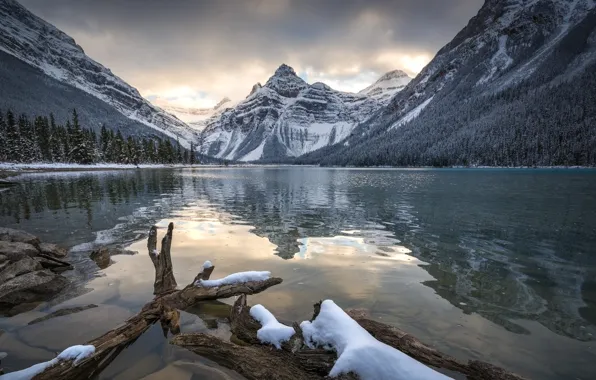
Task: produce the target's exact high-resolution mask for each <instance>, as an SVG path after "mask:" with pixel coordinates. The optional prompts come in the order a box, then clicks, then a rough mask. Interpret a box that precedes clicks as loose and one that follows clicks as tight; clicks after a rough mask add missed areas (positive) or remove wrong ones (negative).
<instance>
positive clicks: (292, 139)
mask: <svg viewBox="0 0 596 380" xmlns="http://www.w3.org/2000/svg"><path fill="white" fill-rule="evenodd" d="M380 105H381V103H380V102H379V101H378V100H377V99H375V97H371V96H369V95H366V94H352V93H344V92H340V91H335V90H333V89H332V88H330V87H329V86H327V85H325V84H323V83H314V84H312V85H310V84H308V83H306V82H305V81H304V80H302V79H301V78H300V77H298V76H297V75H296V73H295V72H294V69H292V68H291V67H289V66H287V65H285V64H284V65H281V66H280V67H279V68H278V69H277V70H276V72H275V74H274V75H273V76H272V77H271V78H269V80H268V81H267V83H265V85H264V86H261V85H260V84H257V85H255V86H253V88H252V90H251V92H250V94H249V96H248V97H247V98H246V99H245V100H243V101H241V102H240V103H238V104H237V105H236V106H235V107H233V108H231V109H228V110H226V111H224V112H222V113H221V114H219V115H216V117H213V118H211V119H210V120H209V121H208V122H207V126H206V128H205V129H204V131H203V133H202V135H201V142H200V144H199V146H200V148H201V151H202V153H204V154H208V155H211V156H216V157H219V158H226V159H235V160H242V161H252V160H258V159H261V158H262V159H275V158H283V157H296V156H300V155H302V154H304V153H307V152H311V151H314V150H316V149H319V148H321V147H324V146H328V145H330V144H334V143H336V142H339V141H341V140H343V139H345V138H346V137H348V136H349V135H350V133H351V132H352V129H353V128H354V126H355V125H357V124H358V123H360V122H362V121H364V120H365V119H366V118H367V117H369V116H370V115H371V114H372V113H373V112H374V111H375V110H377V109H378V108H379V107H380Z"/></svg>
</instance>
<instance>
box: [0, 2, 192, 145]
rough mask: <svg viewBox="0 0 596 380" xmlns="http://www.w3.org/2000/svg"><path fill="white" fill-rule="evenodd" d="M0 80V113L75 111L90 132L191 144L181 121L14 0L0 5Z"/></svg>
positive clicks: (189, 133) (187, 132) (190, 139)
mask: <svg viewBox="0 0 596 380" xmlns="http://www.w3.org/2000/svg"><path fill="white" fill-rule="evenodd" d="M12 57H14V58H17V59H16V60H15V59H13V58H12ZM27 66H30V67H33V68H35V69H37V70H32V69H31V68H30V67H27ZM40 71H41V72H40ZM42 74H45V76H47V77H49V78H51V79H48V78H46V77H45V76H44V75H42ZM0 78H3V79H4V80H5V82H3V86H2V87H3V89H2V90H0V107H11V108H14V109H15V111H16V112H24V111H27V112H31V113H33V114H47V113H49V112H54V113H56V114H57V116H60V113H61V112H62V111H61V110H60V109H61V108H64V111H66V112H71V111H72V108H75V107H76V108H77V109H78V111H79V114H80V116H81V118H82V120H83V121H86V122H88V123H89V124H90V125H89V126H90V127H93V128H98V127H99V126H100V125H101V124H102V123H106V124H107V125H108V126H109V127H112V128H116V127H118V128H122V129H134V131H133V130H131V131H128V132H129V133H128V134H130V133H133V132H134V133H137V132H143V133H145V134H151V133H153V134H155V133H157V134H159V135H166V136H169V137H171V138H180V142H181V143H182V144H183V145H186V146H188V145H189V143H190V141H193V140H196V132H195V131H194V130H193V129H192V128H190V127H189V126H187V125H186V124H185V123H184V122H183V121H181V120H179V119H178V118H176V117H175V116H173V115H171V114H169V113H167V112H165V111H163V110H162V109H160V108H159V107H156V106H154V105H152V104H151V103H149V101H147V100H145V99H144V98H143V97H142V96H141V95H140V94H139V92H138V91H137V90H136V89H135V88H134V87H132V86H130V85H128V84H127V83H126V82H124V81H123V80H122V79H120V78H119V77H117V76H116V75H114V74H113V73H112V72H111V71H110V70H109V69H108V68H106V67H104V66H102V65H101V64H99V63H97V62H95V61H94V60H93V59H91V58H89V57H88V56H87V55H86V54H85V52H84V51H83V49H82V48H81V47H80V46H79V45H77V44H76V42H75V41H74V39H73V38H71V37H70V36H68V35H67V34H65V33H64V32H62V31H60V30H59V29H57V28H56V27H54V26H53V25H51V24H50V23H48V22H46V21H44V20H42V19H41V18H39V17H37V16H35V15H34V14H33V13H31V12H29V11H28V10H27V9H25V8H24V7H23V6H22V5H20V4H19V3H18V2H16V1H15V0H0ZM64 85H66V86H64ZM75 89H76V90H75ZM77 90H78V91H77ZM17 92H18V93H17ZM81 92H83V93H84V94H83V93H81ZM97 100H100V102H97ZM102 103H103V104H102ZM143 129H145V131H143ZM148 129H150V130H148ZM123 132H125V133H127V131H126V130H125V131H123Z"/></svg>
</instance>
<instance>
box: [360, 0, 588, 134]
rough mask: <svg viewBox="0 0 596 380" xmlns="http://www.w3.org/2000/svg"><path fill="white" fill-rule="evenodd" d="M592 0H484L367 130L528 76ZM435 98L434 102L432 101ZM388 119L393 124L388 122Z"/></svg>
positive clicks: (398, 122)
mask: <svg viewBox="0 0 596 380" xmlns="http://www.w3.org/2000/svg"><path fill="white" fill-rule="evenodd" d="M594 6H595V1H594V0H486V1H485V3H484V5H483V6H482V8H481V9H480V11H479V12H478V14H477V15H476V16H475V17H473V18H472V19H471V20H470V22H469V23H468V25H467V26H466V27H465V28H464V29H463V30H462V31H460V32H459V33H458V34H457V35H456V36H455V38H454V39H453V40H452V41H451V42H450V43H449V44H447V45H446V46H444V47H443V48H442V49H441V50H440V51H439V52H438V53H437V55H436V56H435V58H434V59H433V60H432V61H431V62H430V63H429V64H428V65H427V66H426V67H425V68H424V69H423V70H422V72H420V74H419V75H418V76H416V78H414V79H413V80H412V81H411V82H410V83H409V84H408V85H407V86H406V87H405V88H404V89H403V90H402V91H401V92H400V93H399V94H397V95H396V96H395V97H394V98H393V99H392V100H391V101H390V102H389V104H388V107H387V108H386V109H385V110H384V112H383V114H382V115H379V117H377V122H376V123H370V124H369V125H367V126H366V127H365V128H363V130H364V131H366V130H370V129H374V128H375V127H380V128H384V129H391V128H392V127H395V126H400V125H403V124H405V122H406V121H411V120H413V118H411V113H410V112H412V111H414V110H416V115H420V114H421V113H422V112H423V110H424V109H425V108H426V107H432V105H433V103H436V102H439V101H440V100H441V99H442V98H443V96H437V94H446V93H450V92H452V91H457V92H461V97H462V99H463V98H467V97H469V96H470V94H471V93H473V92H475V93H476V94H481V93H486V92H495V91H500V90H503V89H505V88H508V87H510V86H514V85H516V84H517V83H520V82H521V81H523V80H524V79H526V78H528V77H530V76H531V75H532V74H533V73H534V72H535V70H536V69H537V68H539V67H540V65H541V63H542V62H543V61H544V60H545V59H546V58H547V57H548V56H549V53H550V52H552V50H553V48H554V47H555V46H556V45H557V44H558V43H560V42H561V40H562V38H564V37H565V36H566V35H567V33H568V32H569V30H570V29H571V28H572V27H573V26H574V25H576V24H578V23H579V22H580V21H582V20H583V19H584V18H585V17H586V15H587V14H588V12H589V11H590V10H591V9H593V8H594ZM431 99H432V100H431ZM388 120H389V123H388Z"/></svg>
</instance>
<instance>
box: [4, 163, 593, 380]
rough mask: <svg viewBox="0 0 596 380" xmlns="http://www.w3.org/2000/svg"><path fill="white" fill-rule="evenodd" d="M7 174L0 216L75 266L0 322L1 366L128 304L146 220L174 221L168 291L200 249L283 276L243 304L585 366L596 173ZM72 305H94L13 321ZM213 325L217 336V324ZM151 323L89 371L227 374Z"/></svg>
mask: <svg viewBox="0 0 596 380" xmlns="http://www.w3.org/2000/svg"><path fill="white" fill-rule="evenodd" d="M16 180H17V181H18V182H19V185H18V186H16V187H13V188H11V189H10V190H7V191H3V192H0V225H2V226H7V227H13V228H20V229H25V230H27V231H30V232H32V233H35V234H37V235H39V236H40V237H41V238H42V239H44V240H48V241H54V242H57V243H60V244H63V245H66V246H69V247H72V248H73V252H71V257H72V260H73V261H75V263H76V264H77V267H78V269H77V271H75V272H74V273H70V274H69V276H70V277H71V278H72V280H73V282H74V283H75V284H76V286H74V287H73V289H72V290H71V291H69V292H66V294H64V295H62V296H61V297H59V298H58V299H57V300H55V301H53V302H51V303H49V304H42V305H39V306H38V307H37V308H35V309H34V310H32V311H29V312H27V313H23V314H20V315H18V316H15V317H12V318H2V319H0V329H3V330H5V331H6V332H5V333H4V334H3V335H1V336H0V348H1V349H0V350H2V351H7V352H8V353H9V357H8V358H7V359H6V360H5V361H4V362H3V365H4V366H5V369H18V368H22V367H24V366H27V365H30V364H32V363H35V362H38V361H40V360H47V359H49V358H51V357H52V355H53V353H54V352H55V351H59V350H61V349H62V348H64V347H66V346H67V345H69V344H76V343H81V342H82V341H84V340H86V339H89V338H92V337H94V336H97V335H98V334H100V333H102V332H103V331H105V330H107V329H109V328H111V327H113V326H115V325H117V324H119V323H120V322H122V321H123V320H124V319H126V317H127V316H129V315H131V314H133V313H134V312H136V311H138V310H139V308H140V307H141V306H142V305H143V304H144V303H145V302H146V301H147V300H149V299H150V298H151V292H152V282H153V268H152V265H151V262H150V261H149V260H148V258H147V257H146V253H145V238H146V232H147V230H148V227H149V226H150V225H152V224H155V223H156V224H157V225H158V226H160V227H165V226H166V225H167V223H169V222H174V223H175V226H176V227H175V234H174V244H173V249H172V251H173V261H174V268H175V271H176V276H177V280H178V283H179V284H180V285H183V284H186V283H188V282H189V281H191V280H192V278H194V275H195V274H196V273H197V272H198V270H199V267H200V265H201V264H202V262H203V261H204V260H206V259H210V260H211V261H213V262H214V264H215V265H216V274H215V277H219V276H224V275H226V274H229V273H232V272H234V271H239V270H253V269H254V270H271V271H272V272H273V273H274V274H275V275H277V276H280V277H282V278H284V283H283V284H281V285H280V286H277V287H275V288H272V289H270V290H268V291H266V292H265V293H262V294H260V295H257V296H254V297H251V298H250V302H251V303H253V304H256V303H262V304H263V305H265V306H267V307H268V308H269V309H271V310H272V311H273V312H274V314H276V315H277V316H279V317H280V318H282V319H286V320H302V319H306V318H308V317H309V316H310V315H311V310H312V304H313V303H314V302H316V301H318V300H319V299H324V298H332V299H334V300H335V301H336V302H337V303H338V304H340V305H341V306H342V307H344V308H354V307H356V308H365V309H367V310H369V312H370V313H371V315H372V316H373V317H374V318H378V319H380V320H382V321H385V322H387V323H391V324H395V325H397V326H399V327H401V328H402V329H404V330H406V331H409V332H411V333H413V334H415V335H416V336H417V337H419V338H420V339H422V340H423V341H425V342H427V343H430V344H433V345H435V346H437V347H438V348H440V349H442V350H444V351H446V352H449V353H451V354H453V355H455V356H457V357H460V358H462V359H470V358H473V359H481V360H487V361H490V362H493V363H495V364H498V365H502V366H505V367H506V368H508V369H510V370H513V371H516V372H519V373H520V374H523V375H526V376H528V377H532V378H537V379H538V378H539V379H560V378H578V379H589V378H593V377H595V376H596V372H595V370H594V367H593V365H592V363H593V361H594V359H596V347H595V343H594V339H596V338H595V335H596V191H594V189H596V171H592V170H496V169H486V170H463V169H462V170H455V169H454V170H399V169H386V170H385V169H377V170H371V169H323V168H302V167H268V168H262V167H254V168H197V169H182V170H181V169H176V170H172V169H154V170H130V171H107V172H92V173H46V174H26V175H22V176H20V177H17V178H16ZM104 244H124V245H126V246H129V248H130V249H133V250H138V251H139V252H140V253H141V254H139V255H136V256H121V257H114V261H115V263H114V264H113V265H112V266H111V267H109V268H107V269H105V270H99V269H98V268H97V267H96V266H95V264H94V263H93V262H91V261H90V260H88V258H87V256H88V251H89V250H90V249H92V248H93V247H95V246H99V245H104ZM231 302H232V300H226V301H224V303H223V304H222V303H214V304H207V305H198V306H197V307H195V308H193V309H192V310H188V311H187V312H185V313H184V314H183V322H184V326H183V330H185V329H186V331H191V330H192V331H203V330H205V329H206V327H205V325H204V323H202V321H201V320H200V319H199V317H203V318H216V317H217V316H224V315H225V314H226V313H227V306H226V303H227V304H229V303H231ZM88 303H96V304H98V305H99V306H100V307H99V308H97V309H93V310H89V311H87V312H84V313H81V314H76V315H72V316H70V317H65V318H66V319H62V320H60V319H56V320H53V321H48V322H46V323H43V324H39V325H36V326H26V322H27V321H29V320H31V319H34V318H36V317H38V316H40V315H43V314H45V313H47V312H48V310H51V309H52V308H57V307H63V306H65V305H69V306H70V305H82V304H88ZM65 321H67V323H65ZM216 333H217V334H221V336H224V337H225V336H227V334H228V332H227V331H226V328H225V326H223V325H222V326H220V328H219V329H218V330H217V332H216ZM160 334H161V331H160V330H159V328H156V329H154V330H151V331H149V332H148V333H147V334H146V335H145V336H143V337H142V338H141V339H139V341H137V343H135V344H134V345H133V346H132V347H130V348H129V349H128V350H127V351H126V352H125V353H124V354H123V355H122V357H120V358H119V359H117V360H116V361H115V362H114V363H113V364H112V365H111V366H110V367H109V368H108V369H107V370H106V371H105V372H104V374H103V375H102V377H103V378H122V379H124V378H133V379H134V378H143V377H144V376H148V375H150V374H152V373H153V374H154V375H153V376H154V377H153V378H167V377H169V378H192V377H193V376H194V377H196V378H199V377H200V376H202V377H201V378H213V379H219V378H228V377H229V376H233V374H230V373H229V372H228V371H226V370H224V369H221V368H219V367H217V366H214V365H213V364H212V363H209V362H208V361H206V360H202V359H201V360H199V359H197V357H196V356H194V355H192V354H189V353H186V352H185V351H184V350H179V349H176V348H173V347H170V346H169V345H167V344H166V341H165V340H164V339H163V337H161V335H160ZM130 363H135V364H134V365H132V366H131V365H130ZM127 371H128V372H127Z"/></svg>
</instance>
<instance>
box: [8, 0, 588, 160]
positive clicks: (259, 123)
mask: <svg viewBox="0 0 596 380" xmlns="http://www.w3.org/2000/svg"><path fill="white" fill-rule="evenodd" d="M595 73H596V2H595V1H594V0H486V1H485V2H484V5H483V6H482V7H481V9H480V10H479V12H478V14H477V15H476V16H474V17H473V18H472V19H471V20H470V21H469V23H468V24H467V25H466V26H465V27H464V28H463V29H462V30H461V31H460V32H459V33H458V34H457V35H456V36H455V37H454V38H453V40H452V41H450V42H449V43H448V44H447V45H445V46H444V47H443V48H442V49H440V50H439V52H438V53H437V54H436V56H435V57H434V58H433V59H432V60H431V62H430V63H429V64H428V65H427V66H426V67H425V68H424V69H423V70H422V71H421V72H420V73H419V74H418V75H417V76H416V77H415V78H413V79H412V78H409V77H408V76H407V75H406V74H405V73H403V72H402V71H399V70H395V71H391V72H389V73H386V74H385V75H383V76H382V77H381V78H379V80H378V81H377V82H375V83H373V84H372V85H371V86H369V87H367V88H366V89H363V90H362V91H360V92H358V93H347V92H341V91H337V90H334V89H332V88H330V87H329V86H327V85H326V84H324V83H320V82H318V83H312V84H309V83H307V82H305V81H304V80H303V79H302V78H300V77H299V76H298V75H297V74H296V72H295V71H294V69H292V68H291V67H290V66H287V65H285V64H282V65H281V66H280V67H279V68H278V69H277V70H276V71H275V73H274V74H273V76H271V77H270V78H269V79H268V80H267V82H266V83H265V84H264V85H261V84H260V83H257V84H255V85H254V86H253V88H252V90H251V91H250V93H249V95H248V96H247V97H246V98H245V99H243V100H241V101H238V102H232V101H230V100H229V99H227V98H226V99H223V100H222V102H220V103H219V104H218V105H217V106H215V107H213V108H209V109H187V108H181V107H176V106H174V105H172V104H169V103H168V102H167V101H163V100H160V99H157V100H156V101H155V102H156V103H157V104H158V105H155V104H152V103H150V102H149V101H147V100H146V99H144V98H143V97H142V96H141V95H140V94H139V92H138V91H137V90H136V89H135V88H133V87H132V86H130V85H128V84H127V83H126V82H124V81H123V80H122V79H120V78H119V77H117V76H116V75H114V74H113V73H112V72H111V71H110V70H109V69H107V68H105V67H104V66H102V65H101V64H100V63H98V62H95V61H94V60H93V59H91V58H89V57H88V56H87V55H86V54H85V53H84V51H83V49H82V48H81V47H80V46H78V45H77V44H76V43H75V41H74V40H73V39H72V38H71V37H69V36H68V35H66V34H65V33H63V32H61V31H60V30H58V29H57V28H55V27H54V26H52V25H50V24H49V23H47V22H45V21H44V20H42V19H40V18H38V17H37V16H35V15H33V14H32V13H30V12H29V11H27V10H26V9H25V8H24V7H22V6H21V5H20V4H18V3H17V2H16V1H15V0H0V84H1V85H0V108H2V109H6V108H11V109H14V110H17V112H26V113H29V114H34V115H35V114H40V115H43V114H48V113H50V112H53V113H54V114H55V115H56V117H57V118H62V119H65V118H67V117H68V115H69V114H70V112H71V110H72V108H77V110H78V111H79V115H80V118H81V121H82V122H83V123H84V124H85V125H88V126H90V127H93V128H95V129H98V128H100V126H101V125H103V124H105V125H107V126H108V127H110V128H112V129H121V130H122V131H123V133H125V134H128V135H131V134H135V135H141V136H150V135H157V136H167V137H170V138H171V139H178V140H180V142H181V143H182V144H183V145H185V146H189V145H190V143H195V144H196V145H197V146H198V150H199V151H200V152H201V153H203V154H206V155H209V156H213V157H217V158H222V159H229V160H239V161H261V162H289V163H298V164H324V165H356V166H360V165H364V166H368V165H397V166H449V165H487V166H535V165H549V166H550V165H596V153H594V152H596V128H595V127H594V124H595V123H596V101H595V100H596V74H595Z"/></svg>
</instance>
